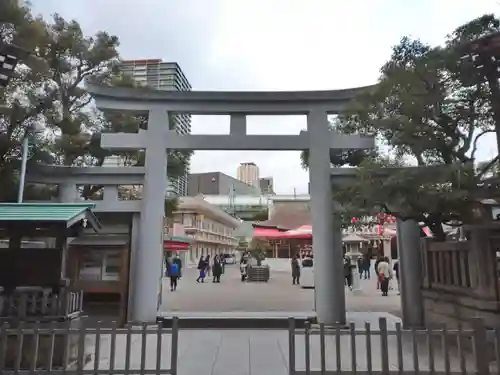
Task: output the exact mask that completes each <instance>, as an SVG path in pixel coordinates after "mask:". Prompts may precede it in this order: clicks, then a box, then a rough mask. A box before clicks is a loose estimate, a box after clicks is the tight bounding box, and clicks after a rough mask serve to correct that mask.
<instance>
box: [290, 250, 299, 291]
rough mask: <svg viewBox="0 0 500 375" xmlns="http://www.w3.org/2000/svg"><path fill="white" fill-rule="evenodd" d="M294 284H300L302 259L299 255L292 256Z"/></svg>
mask: <svg viewBox="0 0 500 375" xmlns="http://www.w3.org/2000/svg"><path fill="white" fill-rule="evenodd" d="M291 265H292V285H295V284H297V285H300V261H299V258H298V257H297V255H295V256H294V257H293V258H292V261H291Z"/></svg>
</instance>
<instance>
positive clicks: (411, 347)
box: [0, 317, 500, 375]
mask: <svg viewBox="0 0 500 375" xmlns="http://www.w3.org/2000/svg"><path fill="white" fill-rule="evenodd" d="M61 324H64V325H65V326H64V327H61ZM470 327H471V328H468V329H456V330H448V329H446V328H440V329H425V330H406V329H402V327H401V325H400V324H399V323H397V324H396V325H392V326H390V327H388V322H387V320H386V319H384V318H381V319H379V322H378V327H376V329H373V328H374V327H372V326H371V325H370V324H369V323H366V324H365V326H364V327H359V326H358V327H356V326H355V325H354V324H350V325H349V326H348V327H347V328H346V327H340V326H338V327H333V328H332V327H325V326H324V325H322V324H319V325H310V324H306V328H297V327H296V322H295V320H294V319H293V318H290V319H289V328H288V343H289V345H288V353H287V354H288V365H289V366H288V370H289V374H290V375H302V374H307V375H316V374H325V375H326V374H338V375H341V374H345V375H347V374H357V375H365V374H373V375H392V374H401V375H410V374H421V375H426V374H435V375H444V374H478V375H489V374H499V373H500V372H499V369H500V330H487V329H486V328H485V327H484V324H483V322H482V321H481V320H478V319H476V320H472V321H471V325H470ZM282 332H283V337H286V333H285V332H286V331H282ZM178 344H179V319H178V318H175V317H174V318H173V321H172V328H171V329H165V328H162V326H161V325H147V324H130V325H128V326H127V327H125V328H118V327H116V325H112V326H104V325H102V324H100V323H97V324H94V325H92V326H90V325H89V322H85V320H80V319H75V320H72V321H68V322H65V323H40V322H37V323H24V324H19V325H18V326H16V327H14V326H13V325H12V323H11V325H8V324H4V325H2V326H1V327H0V374H2V375H11V374H12V375H14V374H15V375H25V374H26V375H27V374H33V375H41V374H56V375H58V374H68V375H85V374H89V375H90V374H93V375H100V374H117V375H127V374H138V375H147V374H159V375H163V374H173V375H177V374H178ZM285 355H286V354H285ZM193 360H195V359H193ZM200 375H201V374H200Z"/></svg>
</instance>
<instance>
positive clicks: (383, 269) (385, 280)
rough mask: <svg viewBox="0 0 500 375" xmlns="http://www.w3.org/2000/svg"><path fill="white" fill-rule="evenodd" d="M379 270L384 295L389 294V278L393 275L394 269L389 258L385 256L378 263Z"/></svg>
mask: <svg viewBox="0 0 500 375" xmlns="http://www.w3.org/2000/svg"><path fill="white" fill-rule="evenodd" d="M377 271H378V275H379V281H380V290H381V291H382V295H383V296H387V295H388V292H389V280H390V279H391V277H392V269H391V266H390V263H389V258H387V257H384V258H382V260H381V261H380V262H379V263H378V266H377Z"/></svg>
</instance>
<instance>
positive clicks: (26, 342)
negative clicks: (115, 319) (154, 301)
mask: <svg viewBox="0 0 500 375" xmlns="http://www.w3.org/2000/svg"><path fill="white" fill-rule="evenodd" d="M82 323H83V324H82ZM178 340H179V324H178V319H177V318H173V323H172V328H171V329H165V328H162V327H161V325H147V324H141V325H134V324H131V325H128V326H127V327H126V328H117V327H116V325H111V326H103V325H102V324H99V323H98V324H96V325H93V326H86V324H85V321H84V320H83V321H82V320H80V321H79V322H76V321H72V322H67V324H66V326H65V327H64V328H61V323H51V324H50V325H47V324H43V323H35V324H20V325H19V326H17V327H15V328H12V327H11V326H9V325H7V324H4V325H2V327H1V328H0V374H2V375H10V374H16V375H24V374H32V375H33V374H37V375H38V374H39V375H41V374H68V375H72V374H74V375H85V374H89V375H90V374H93V375H99V374H117V375H119V374H124V375H126V374H141V375H143V374H144V375H146V374H158V375H162V374H172V375H176V374H177V357H178Z"/></svg>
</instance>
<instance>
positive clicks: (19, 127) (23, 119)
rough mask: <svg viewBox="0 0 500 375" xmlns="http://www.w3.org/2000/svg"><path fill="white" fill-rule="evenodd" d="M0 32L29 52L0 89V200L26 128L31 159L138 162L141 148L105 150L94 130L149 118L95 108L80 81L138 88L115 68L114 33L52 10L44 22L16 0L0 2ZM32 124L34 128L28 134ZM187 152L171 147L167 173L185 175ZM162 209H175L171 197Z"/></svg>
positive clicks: (9, 185) (132, 127)
mask: <svg viewBox="0 0 500 375" xmlns="http://www.w3.org/2000/svg"><path fill="white" fill-rule="evenodd" d="M0 36H1V38H2V39H1V41H2V42H4V43H14V44H16V45H18V46H20V47H23V48H24V49H26V50H27V51H30V52H31V57H30V58H29V59H26V60H24V61H23V63H22V64H20V65H19V66H18V69H17V70H16V73H15V75H14V77H13V79H12V80H11V82H10V84H9V86H8V87H7V88H6V89H5V90H4V91H3V92H0V98H2V109H1V112H0V126H1V134H0V177H1V178H0V200H3V201H5V200H13V199H15V192H16V190H17V182H18V181H17V180H18V179H17V177H16V176H17V175H18V170H19V164H20V157H21V143H22V138H23V136H24V135H25V134H26V133H30V134H31V137H32V142H30V152H29V156H30V160H29V162H30V163H50V164H61V165H68V166H71V165H74V166H91V165H102V163H103V161H104V159H105V158H106V157H108V156H111V155H113V154H115V155H118V156H120V157H121V159H122V160H123V162H124V164H125V165H128V166H133V165H137V166H140V165H143V163H144V153H143V152H141V151H134V152H111V151H109V150H103V149H102V148H101V147H100V135H101V134H102V133H104V132H137V131H138V130H139V128H141V127H144V125H145V124H146V122H147V121H146V120H147V119H145V118H144V117H141V116H135V115H132V114H128V113H116V112H105V113H103V112H100V111H98V110H97V109H95V108H94V107H93V106H92V103H91V101H92V97H91V95H90V94H89V93H88V92H87V91H86V90H85V87H84V83H85V82H86V81H92V82H94V83H101V84H109V85H116V86H135V85H136V83H135V82H134V81H133V80H132V79H131V78H130V77H128V76H126V75H124V74H122V72H121V71H120V62H121V61H120V58H119V54H118V50H117V48H118V45H119V41H118V38H117V37H116V36H113V35H109V34H108V33H106V32H98V33H96V35H95V36H93V37H87V36H86V35H85V34H84V32H83V31H82V29H81V27H80V25H79V24H78V23H77V22H76V21H67V20H65V19H64V18H62V17H61V16H59V15H57V14H56V15H54V16H53V18H52V20H51V21H50V22H46V21H44V20H43V19H41V18H34V17H33V16H32V14H31V11H30V9H29V7H28V6H20V5H19V4H18V2H17V1H14V0H6V1H5V2H2V3H1V8H0ZM34 124H36V125H37V126H36V128H37V129H38V132H33V128H34V127H33V125H34ZM190 155H191V154H190V153H189V152H177V151H172V152H170V153H169V155H168V158H169V160H168V161H169V163H168V168H169V170H168V174H169V176H171V177H174V178H175V177H178V176H181V175H183V174H184V169H185V165H186V162H187V160H188V158H189V157H190ZM30 187H31V186H30V185H28V186H27V190H29V188H30ZM100 188H101V187H99V186H86V187H85V188H84V189H83V192H82V194H83V196H84V197H85V198H90V197H93V196H95V194H96V193H97V194H98V193H99V190H100ZM27 198H28V199H29V196H27ZM166 207H170V209H169V210H170V211H171V210H172V209H174V207H175V200H173V201H171V202H168V204H167V205H166Z"/></svg>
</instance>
